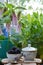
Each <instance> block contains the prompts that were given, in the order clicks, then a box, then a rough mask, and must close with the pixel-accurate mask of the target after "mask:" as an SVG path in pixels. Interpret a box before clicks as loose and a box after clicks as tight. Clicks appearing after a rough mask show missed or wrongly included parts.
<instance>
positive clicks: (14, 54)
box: [7, 47, 22, 60]
mask: <svg viewBox="0 0 43 65" xmlns="http://www.w3.org/2000/svg"><path fill="white" fill-rule="evenodd" d="M21 56H22V54H21V50H20V49H19V48H17V47H13V48H12V49H11V50H9V51H8V52H7V57H8V60H18V59H19V58H20V57H21Z"/></svg>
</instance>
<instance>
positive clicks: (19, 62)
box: [2, 57, 42, 65]
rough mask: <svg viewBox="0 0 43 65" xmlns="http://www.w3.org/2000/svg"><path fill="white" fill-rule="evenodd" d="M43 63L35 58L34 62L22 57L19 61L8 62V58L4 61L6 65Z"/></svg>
mask: <svg viewBox="0 0 43 65" xmlns="http://www.w3.org/2000/svg"><path fill="white" fill-rule="evenodd" d="M41 62H42V60H41V59H38V58H35V59H34V60H33V61H30V60H29V61H27V60H24V57H21V58H20V60H19V61H13V62H11V61H8V58H5V59H2V63H4V64H5V65H40V63H41Z"/></svg>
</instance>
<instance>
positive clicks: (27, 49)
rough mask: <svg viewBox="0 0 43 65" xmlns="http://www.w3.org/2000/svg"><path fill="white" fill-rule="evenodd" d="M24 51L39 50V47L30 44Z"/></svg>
mask: <svg viewBox="0 0 43 65" xmlns="http://www.w3.org/2000/svg"><path fill="white" fill-rule="evenodd" d="M22 51H37V48H34V47H31V45H30V44H29V45H28V47H25V48H23V49H22Z"/></svg>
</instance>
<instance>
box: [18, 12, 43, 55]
mask: <svg viewBox="0 0 43 65" xmlns="http://www.w3.org/2000/svg"><path fill="white" fill-rule="evenodd" d="M19 22H20V23H21V25H22V27H21V31H22V33H21V36H22V43H23V47H25V46H27V45H28V44H31V45H32V46H33V47H36V48H38V52H39V54H43V14H42V13H41V14H39V13H38V12H37V13H35V12H33V14H32V15H30V14H28V15H26V16H24V15H22V16H21V20H20V21H19ZM40 50H41V51H40Z"/></svg>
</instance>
